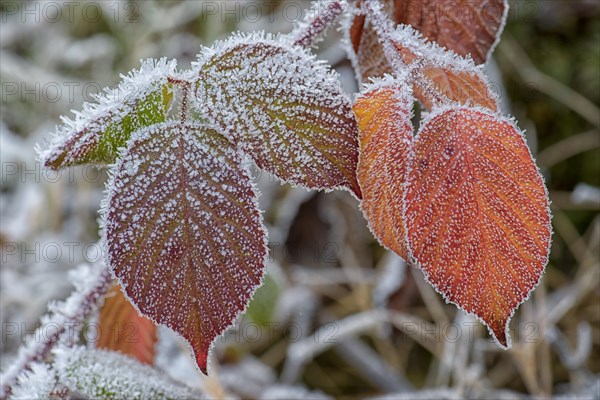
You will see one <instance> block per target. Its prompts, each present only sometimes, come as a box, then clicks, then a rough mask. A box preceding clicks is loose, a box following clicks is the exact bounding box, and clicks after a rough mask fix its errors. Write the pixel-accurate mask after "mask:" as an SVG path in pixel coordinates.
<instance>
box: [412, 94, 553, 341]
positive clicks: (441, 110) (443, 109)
mask: <svg viewBox="0 0 600 400" xmlns="http://www.w3.org/2000/svg"><path fill="white" fill-rule="evenodd" d="M460 109H465V110H470V111H473V110H474V111H478V112H481V113H484V114H486V115H488V116H490V117H494V118H497V119H499V120H500V121H502V122H505V123H507V124H509V126H510V127H512V128H513V129H515V131H516V132H517V133H518V134H519V136H520V137H521V140H523V144H525V146H526V148H527V150H528V152H529V156H530V157H531V160H532V161H533V163H534V164H535V166H536V169H537V172H538V175H539V177H540V179H541V182H542V186H543V187H544V193H545V195H546V211H547V213H548V215H549V216H550V218H549V220H548V231H549V233H550V238H549V240H548V247H547V249H546V260H545V261H544V265H543V268H542V270H541V272H540V275H539V277H538V279H537V282H536V283H535V285H533V286H532V287H531V289H530V290H529V292H527V293H526V295H525V296H524V297H523V299H522V300H521V301H520V302H519V303H518V304H517V305H516V306H515V307H513V308H512V310H511V312H510V315H509V316H508V318H507V320H506V325H505V327H504V334H505V335H506V346H504V345H503V344H501V343H500V341H499V340H498V338H497V337H496V334H495V333H494V332H493V331H492V328H491V327H490V326H489V325H488V324H487V323H486V322H485V321H484V320H483V319H482V318H481V317H479V316H478V315H477V314H475V313H473V312H470V311H467V310H465V309H464V308H463V307H461V306H460V305H458V304H457V303H455V302H453V301H450V300H449V299H448V298H447V297H446V295H445V294H444V293H443V292H442V291H441V290H440V289H438V288H437V286H436V285H435V284H434V283H433V282H432V281H431V279H430V278H429V274H428V273H427V271H425V270H424V269H423V268H422V267H421V263H420V262H419V261H418V260H417V259H416V258H415V256H414V253H413V250H412V248H411V246H410V242H409V237H408V229H406V234H405V241H406V244H407V250H408V254H409V258H410V260H407V261H408V262H409V263H411V264H412V265H414V266H415V267H417V268H419V269H420V270H421V272H423V277H424V278H425V281H426V282H427V283H428V284H429V286H431V287H432V288H433V289H434V290H435V291H436V292H437V293H439V294H440V295H441V296H442V298H443V299H444V301H445V302H446V304H453V305H454V306H456V308H458V309H459V310H462V311H463V312H464V313H465V314H467V315H469V316H473V317H475V318H476V319H477V320H478V321H479V322H481V323H482V324H483V325H484V326H485V327H486V328H487V330H488V332H489V334H490V336H491V337H492V338H493V340H494V342H496V344H497V345H498V346H499V347H500V348H501V349H503V350H509V349H510V348H511V347H512V338H511V336H510V321H511V319H512V317H513V316H514V314H515V312H516V311H517V309H518V308H519V307H520V306H521V304H523V303H525V302H526V301H527V300H528V299H529V296H531V293H533V292H534V291H535V289H536V288H537V287H538V286H539V284H540V283H541V281H542V277H543V276H544V273H545V272H546V267H547V266H548V261H549V260H550V249H551V247H552V236H553V234H554V231H553V229H552V211H551V209H550V204H551V201H550V196H549V193H548V188H547V186H546V180H545V179H544V175H543V174H542V173H541V170H540V168H539V167H538V165H537V163H536V161H535V158H534V157H533V154H531V149H530V148H529V145H528V144H527V140H526V138H525V132H524V131H522V130H521V129H519V127H518V126H517V125H516V121H515V119H514V117H511V116H508V117H507V116H504V115H501V114H499V113H495V112H492V111H490V110H489V109H487V108H484V107H480V106H473V107H468V106H457V105H447V106H443V107H437V108H435V109H434V110H432V111H431V112H429V113H427V114H426V115H425V117H424V118H423V119H422V120H421V124H420V127H419V130H418V131H417V133H416V134H415V137H414V140H417V138H418V137H419V135H420V134H421V132H422V130H423V128H424V127H425V126H427V125H428V124H429V122H430V121H431V120H433V119H434V118H436V117H438V116H440V115H443V114H445V113H447V112H449V111H456V110H460ZM410 156H411V157H414V152H411V154H410ZM410 165H411V163H409V164H408V165H407V171H406V176H408V175H409V174H410V172H411V169H410ZM405 184H406V189H408V187H409V185H410V183H409V182H408V180H407V181H406V182H405ZM407 191H408V190H405V191H404V193H403V196H402V214H403V217H405V216H406V210H407V208H408V207H407V202H406V193H407Z"/></svg>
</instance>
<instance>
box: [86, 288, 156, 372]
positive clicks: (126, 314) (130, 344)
mask: <svg viewBox="0 0 600 400" xmlns="http://www.w3.org/2000/svg"><path fill="white" fill-rule="evenodd" d="M98 324H99V336H98V339H97V340H96V347H97V348H99V349H109V350H113V351H119V352H121V353H123V354H127V355H129V356H132V357H134V358H137V359H138V360H139V361H140V362H142V363H145V364H153V363H154V355H155V349H154V346H155V344H156V340H157V337H156V325H154V323H153V322H152V321H150V320H149V319H148V318H144V317H142V316H140V315H139V314H138V312H137V311H136V309H135V308H134V307H133V306H132V305H131V303H129V301H127V299H126V298H125V296H124V295H123V292H121V290H120V289H119V286H118V285H113V287H112V288H111V289H110V291H109V292H108V294H107V296H106V300H105V301H104V305H103V306H102V308H101V309H100V317H99V318H98Z"/></svg>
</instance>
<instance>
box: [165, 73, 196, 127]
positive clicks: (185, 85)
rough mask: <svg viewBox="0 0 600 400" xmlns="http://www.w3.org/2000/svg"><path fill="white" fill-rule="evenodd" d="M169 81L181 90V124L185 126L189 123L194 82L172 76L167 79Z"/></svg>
mask: <svg viewBox="0 0 600 400" xmlns="http://www.w3.org/2000/svg"><path fill="white" fill-rule="evenodd" d="M167 81H168V82H169V83H172V84H174V85H177V86H179V87H180V88H181V123H182V124H184V123H185V122H186V121H187V116H188V110H189V95H190V87H191V86H192V82H190V81H186V80H184V79H180V78H173V77H171V76H169V77H167Z"/></svg>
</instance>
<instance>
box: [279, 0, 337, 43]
mask: <svg viewBox="0 0 600 400" xmlns="http://www.w3.org/2000/svg"><path fill="white" fill-rule="evenodd" d="M347 6H348V3H347V2H346V0H330V1H329V2H327V3H326V4H323V3H322V2H321V1H314V2H313V5H312V8H311V10H310V12H309V13H308V14H307V17H306V19H305V20H304V21H302V22H301V23H299V24H298V26H297V27H296V28H294V30H293V31H292V32H291V33H290V37H291V38H292V40H293V41H294V44H297V45H299V46H302V47H305V48H309V47H312V46H314V45H315V44H317V43H318V42H319V41H320V40H321V39H322V37H323V33H324V32H325V31H326V30H327V29H328V28H329V27H331V25H333V24H334V23H335V22H336V21H337V19H338V18H339V16H340V15H341V14H342V12H343V11H344V10H345V9H346V7H347Z"/></svg>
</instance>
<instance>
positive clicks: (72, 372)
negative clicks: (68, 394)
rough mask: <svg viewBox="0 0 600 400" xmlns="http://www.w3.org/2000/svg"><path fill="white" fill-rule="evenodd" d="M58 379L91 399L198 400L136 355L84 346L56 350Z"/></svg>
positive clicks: (191, 393)
mask: <svg viewBox="0 0 600 400" xmlns="http://www.w3.org/2000/svg"><path fill="white" fill-rule="evenodd" d="M54 355H55V359H54V368H55V369H56V371H57V372H58V377H59V382H60V383H62V384H63V385H65V386H67V387H68V388H69V389H70V390H72V391H75V392H78V393H81V394H83V395H85V396H87V398H90V399H111V400H116V399H123V400H131V399H139V400H146V399H173V400H175V399H177V400H179V399H198V398H202V397H204V396H202V395H201V394H200V393H196V392H194V391H192V390H191V389H188V388H186V387H185V386H184V385H182V384H178V383H176V382H174V381H171V380H169V379H168V378H166V377H165V374H164V373H160V372H159V371H157V370H156V369H154V368H151V367H149V366H147V365H144V364H141V363H139V362H138V361H136V360H135V359H133V358H130V357H127V356H124V355H121V354H119V353H115V352H112V351H108V350H94V349H86V348H84V347H73V348H65V347H62V348H57V349H55V350H54Z"/></svg>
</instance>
